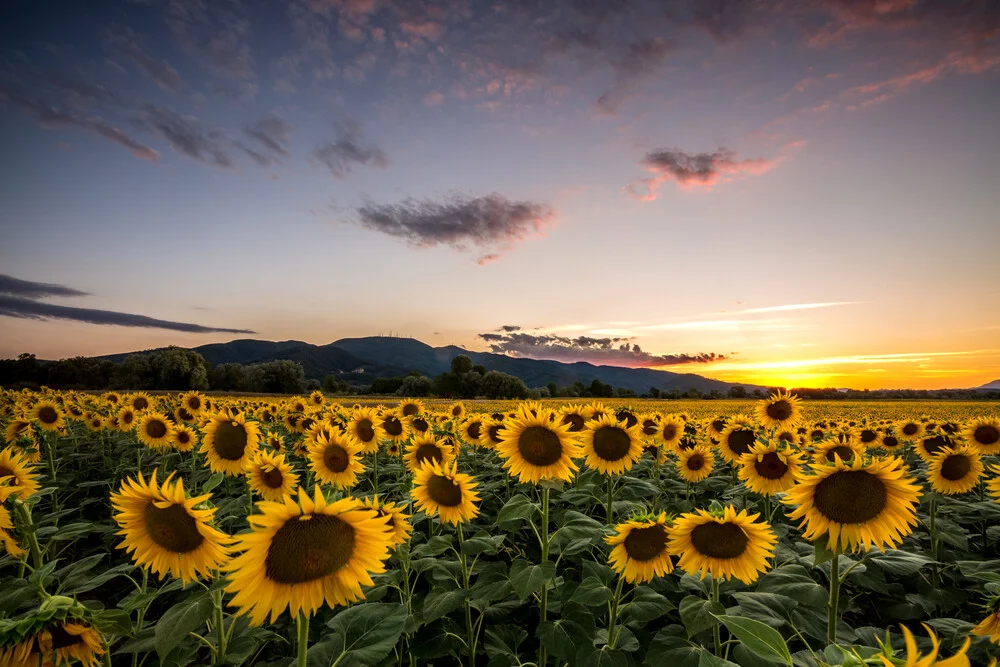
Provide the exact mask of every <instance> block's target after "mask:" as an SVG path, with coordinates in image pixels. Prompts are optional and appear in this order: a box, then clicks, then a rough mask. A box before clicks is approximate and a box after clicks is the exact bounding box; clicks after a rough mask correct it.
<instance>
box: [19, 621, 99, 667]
mask: <svg viewBox="0 0 1000 667" xmlns="http://www.w3.org/2000/svg"><path fill="white" fill-rule="evenodd" d="M103 655H104V640H103V639H102V638H101V634H100V633H99V632H98V631H97V630H95V629H94V628H92V627H91V626H90V624H88V623H87V622H86V621H83V620H80V619H73V618H66V619H63V620H61V621H54V622H51V623H48V624H47V625H46V626H45V627H43V628H42V629H41V630H39V631H38V632H37V633H36V634H34V635H31V636H29V637H27V638H25V639H24V640H22V641H21V642H20V643H19V644H15V645H14V646H10V647H7V648H0V664H2V665H5V666H8V665H9V666H10V667H35V666H37V665H43V666H44V667H53V666H55V665H63V664H66V665H68V664H70V662H71V661H72V660H78V661H79V662H80V664H82V665H83V666H84V667H99V665H100V664H101V657H102V656H103Z"/></svg>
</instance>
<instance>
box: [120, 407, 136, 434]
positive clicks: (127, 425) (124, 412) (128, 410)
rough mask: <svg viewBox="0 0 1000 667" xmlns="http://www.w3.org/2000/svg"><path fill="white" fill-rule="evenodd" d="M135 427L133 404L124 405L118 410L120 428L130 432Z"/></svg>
mask: <svg viewBox="0 0 1000 667" xmlns="http://www.w3.org/2000/svg"><path fill="white" fill-rule="evenodd" d="M133 428H135V410H133V409H132V406H130V405H126V406H123V407H122V408H121V409H120V410H119V411H118V430H119V431H124V432H125V433H128V432H129V431H131V430H132V429H133Z"/></svg>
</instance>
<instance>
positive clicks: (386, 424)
mask: <svg viewBox="0 0 1000 667" xmlns="http://www.w3.org/2000/svg"><path fill="white" fill-rule="evenodd" d="M379 422H380V425H381V426H382V432H383V433H384V434H385V435H384V437H385V439H387V440H390V441H392V442H402V441H403V440H406V439H407V438H409V437H410V434H409V432H408V431H407V429H406V422H405V421H404V420H403V419H402V416H401V415H400V414H399V413H397V412H396V411H395V410H387V411H386V412H384V413H383V414H382V416H381V417H380V418H379Z"/></svg>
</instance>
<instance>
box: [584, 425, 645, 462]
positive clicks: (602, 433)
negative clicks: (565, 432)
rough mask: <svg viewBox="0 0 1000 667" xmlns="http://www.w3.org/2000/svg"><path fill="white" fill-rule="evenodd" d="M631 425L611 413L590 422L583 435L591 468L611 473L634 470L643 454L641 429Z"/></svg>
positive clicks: (585, 450)
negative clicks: (633, 467)
mask: <svg viewBox="0 0 1000 667" xmlns="http://www.w3.org/2000/svg"><path fill="white" fill-rule="evenodd" d="M627 424H628V421H627V420H625V419H621V420H619V419H616V418H614V417H611V416H610V415H602V416H601V417H600V418H598V419H594V420H591V421H590V422H587V427H586V428H585V429H584V430H583V432H582V433H581V434H580V435H581V439H582V443H581V444H582V445H583V453H584V455H585V456H586V457H587V459H586V465H587V467H588V468H591V469H592V470H597V471H598V472H600V473H601V474H602V475H609V476H610V475H620V474H622V473H623V472H625V471H626V470H631V469H632V466H633V465H635V462H636V461H638V460H639V457H640V456H642V441H641V440H640V438H641V431H640V430H639V428H638V427H637V426H635V425H633V426H628V425H627ZM636 424H638V420H636Z"/></svg>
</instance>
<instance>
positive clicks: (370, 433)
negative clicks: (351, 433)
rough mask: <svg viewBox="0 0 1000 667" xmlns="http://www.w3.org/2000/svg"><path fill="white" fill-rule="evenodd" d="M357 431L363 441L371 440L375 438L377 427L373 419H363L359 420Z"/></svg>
mask: <svg viewBox="0 0 1000 667" xmlns="http://www.w3.org/2000/svg"><path fill="white" fill-rule="evenodd" d="M357 431H358V438H359V439H360V440H361V442H371V441H372V440H374V439H375V427H374V425H373V424H372V420H371V419H362V420H361V421H359V422H358V427H357Z"/></svg>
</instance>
